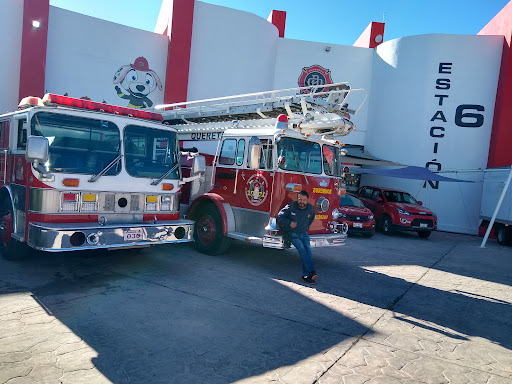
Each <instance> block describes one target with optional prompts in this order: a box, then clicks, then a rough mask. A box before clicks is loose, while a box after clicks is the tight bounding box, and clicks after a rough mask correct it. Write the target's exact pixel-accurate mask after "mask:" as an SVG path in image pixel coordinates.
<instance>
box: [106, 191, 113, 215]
mask: <svg viewBox="0 0 512 384" xmlns="http://www.w3.org/2000/svg"><path fill="white" fill-rule="evenodd" d="M115 204H116V195H114V194H113V193H107V194H106V195H105V211H114V208H115Z"/></svg>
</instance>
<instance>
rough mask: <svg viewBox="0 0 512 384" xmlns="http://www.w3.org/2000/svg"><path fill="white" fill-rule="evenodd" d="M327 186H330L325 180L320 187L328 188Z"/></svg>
mask: <svg viewBox="0 0 512 384" xmlns="http://www.w3.org/2000/svg"><path fill="white" fill-rule="evenodd" d="M327 184H328V183H327V181H325V180H322V181H321V182H320V186H321V187H327Z"/></svg>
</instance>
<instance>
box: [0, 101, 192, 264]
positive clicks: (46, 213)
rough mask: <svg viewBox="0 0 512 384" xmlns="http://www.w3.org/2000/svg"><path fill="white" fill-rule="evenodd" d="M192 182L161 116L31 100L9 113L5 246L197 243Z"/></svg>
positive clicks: (4, 124)
mask: <svg viewBox="0 0 512 384" xmlns="http://www.w3.org/2000/svg"><path fill="white" fill-rule="evenodd" d="M197 161H200V159H198V160H197ZM197 161H196V162H197ZM195 169H196V170H197V171H198V172H199V171H201V169H199V168H198V167H197V166H196V167H195ZM183 183H184V181H183V178H182V173H181V168H180V163H179V147H178V141H177V134H176V131H175V130H173V129H171V128H169V127H166V126H164V125H162V117H161V115H160V114H158V113H151V112H146V111H140V110H135V109H128V108H122V107H116V106H112V105H108V104H103V103H96V102H92V101H88V100H82V99H74V98H70V97H64V96H58V95H52V94H47V95H46V96H45V97H44V98H43V99H39V98H34V97H31V98H26V99H24V100H22V102H21V103H20V106H19V110H18V111H15V112H12V113H6V114H3V115H0V253H1V254H2V256H4V257H5V258H16V257H20V256H22V254H23V253H24V251H26V250H27V249H28V247H26V246H25V247H24V246H23V244H22V243H26V244H28V246H30V247H32V248H34V249H37V250H42V251H49V252H60V251H74V250H85V249H97V248H108V249H113V248H126V247H128V248H129V247H141V246H148V245H154V244H163V243H175V242H187V241H191V240H192V234H193V222H192V221H190V220H183V219H180V218H179V191H180V189H181V187H182V185H183Z"/></svg>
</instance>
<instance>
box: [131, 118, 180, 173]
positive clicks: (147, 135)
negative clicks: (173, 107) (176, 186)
mask: <svg viewBox="0 0 512 384" xmlns="http://www.w3.org/2000/svg"><path fill="white" fill-rule="evenodd" d="M124 145H125V157H126V160H125V161H126V171H127V172H128V173H129V174H130V175H131V176H134V177H145V178H156V179H158V180H159V181H161V180H162V179H179V178H180V173H179V172H180V168H179V155H178V149H179V146H178V142H177V136H176V133H175V132H172V131H167V130H163V129H154V128H148V127H140V126H135V125H128V126H127V127H126V128H125V130H124Z"/></svg>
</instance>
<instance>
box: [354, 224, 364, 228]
mask: <svg viewBox="0 0 512 384" xmlns="http://www.w3.org/2000/svg"><path fill="white" fill-rule="evenodd" d="M354 228H363V223H354Z"/></svg>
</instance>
